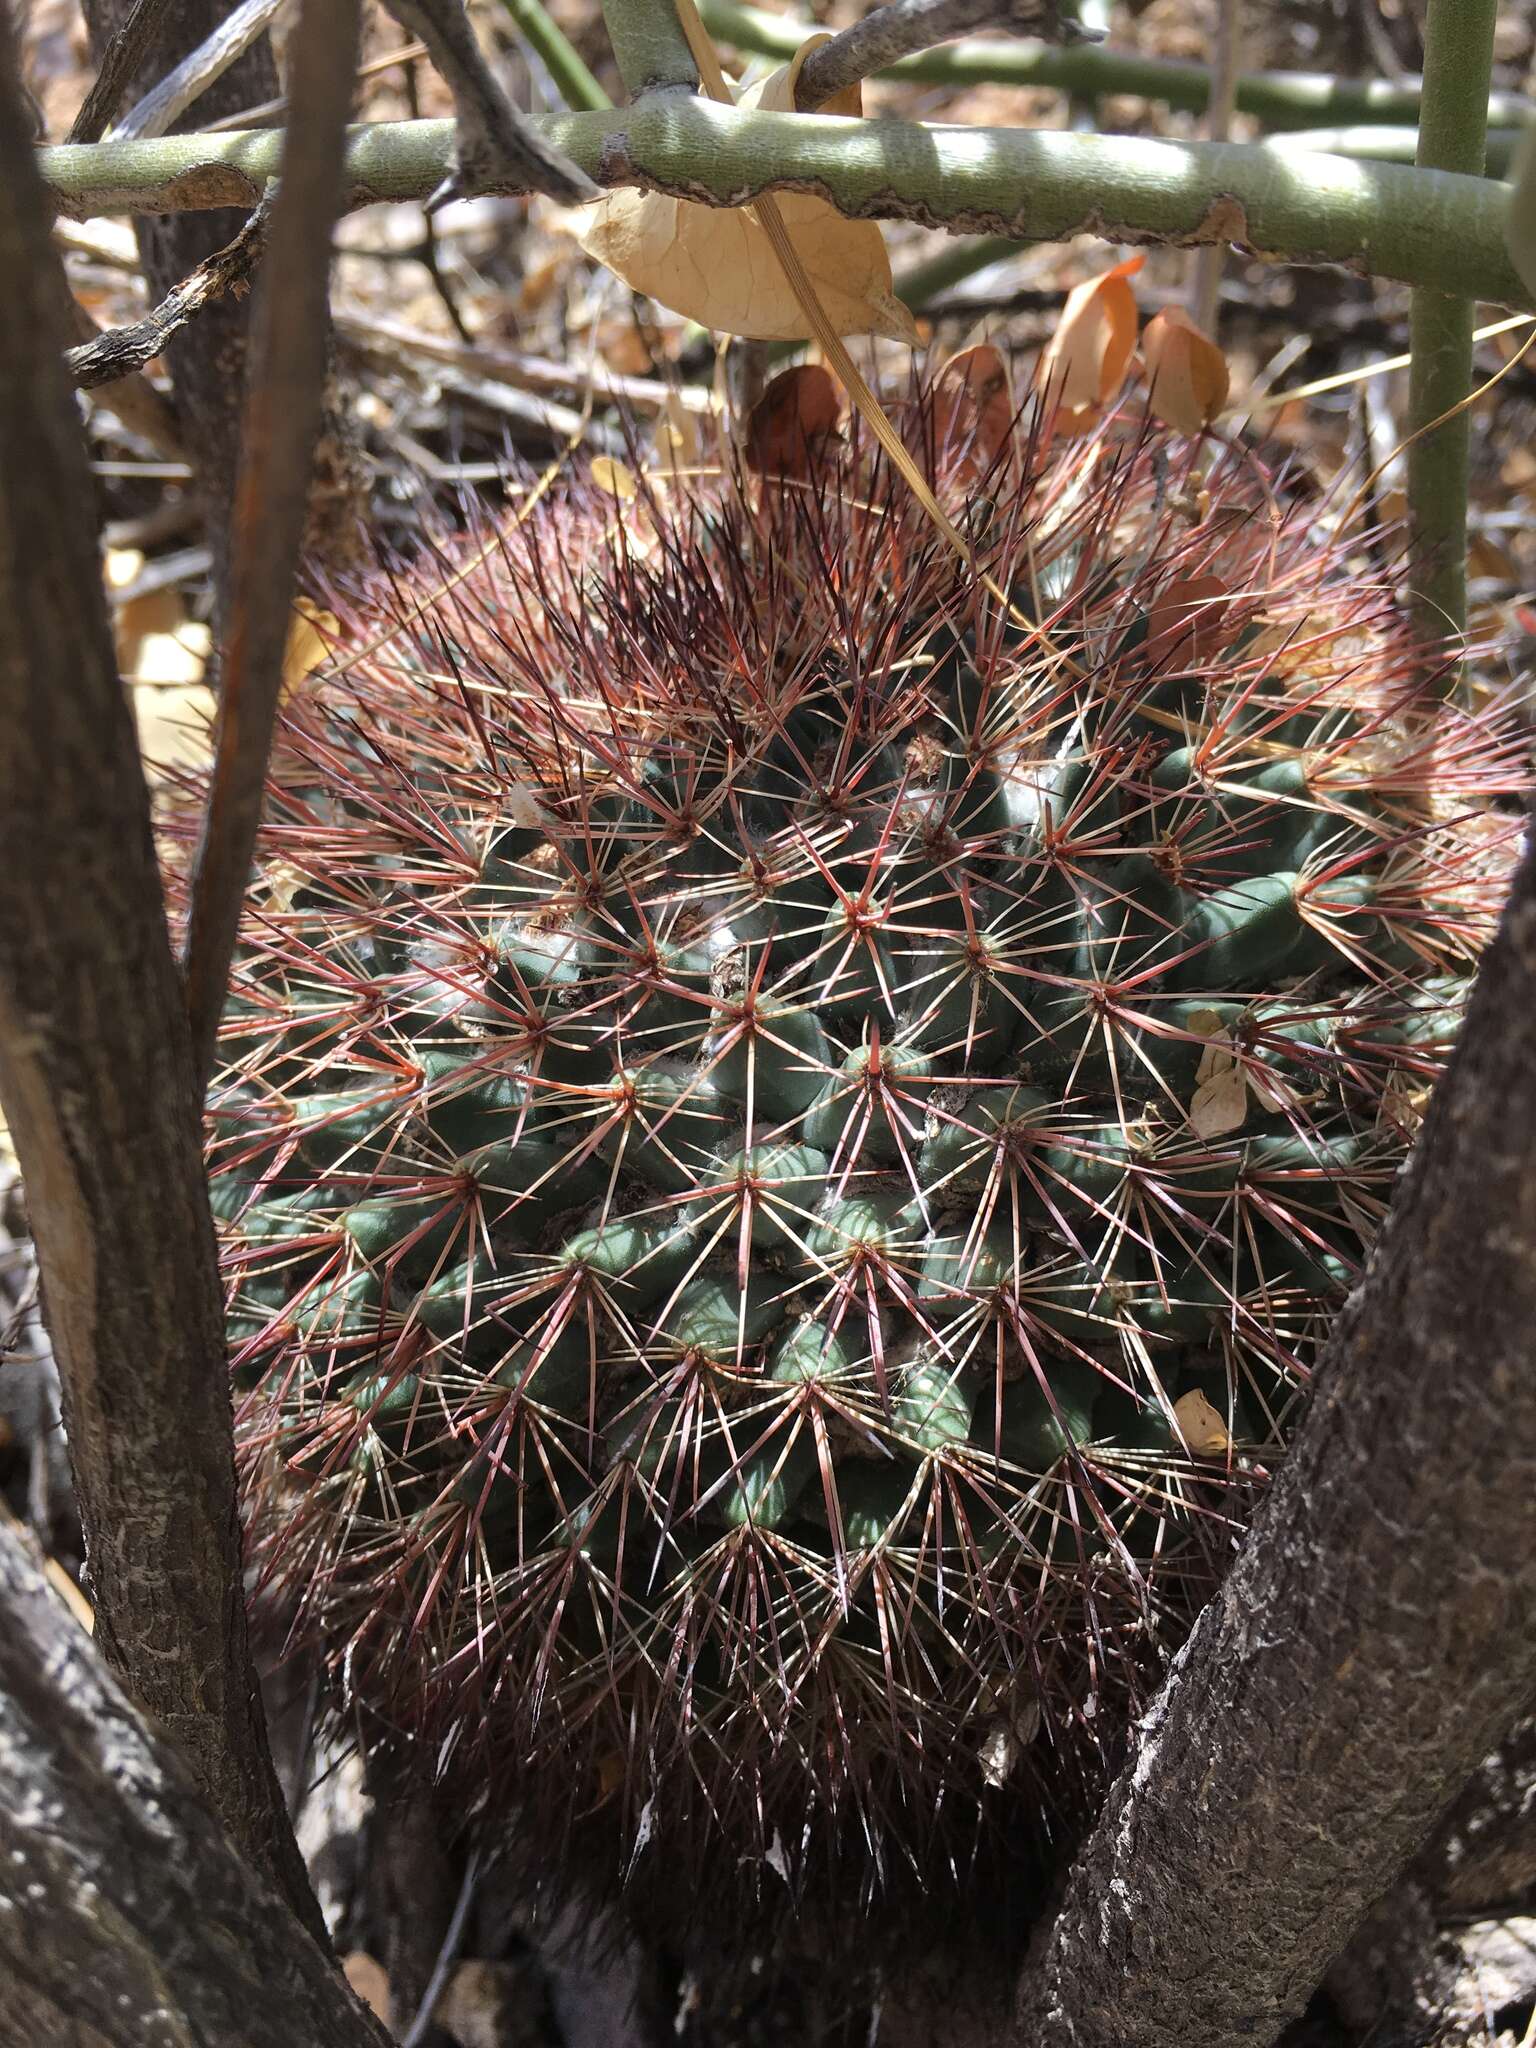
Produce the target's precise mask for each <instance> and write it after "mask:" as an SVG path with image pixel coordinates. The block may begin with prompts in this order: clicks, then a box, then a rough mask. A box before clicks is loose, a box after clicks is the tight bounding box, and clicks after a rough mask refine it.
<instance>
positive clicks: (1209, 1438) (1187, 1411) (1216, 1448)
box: [1173, 1388, 1232, 1458]
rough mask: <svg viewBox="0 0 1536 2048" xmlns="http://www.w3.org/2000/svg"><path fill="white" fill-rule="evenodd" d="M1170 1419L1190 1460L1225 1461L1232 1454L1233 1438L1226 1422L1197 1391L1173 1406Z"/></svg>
mask: <svg viewBox="0 0 1536 2048" xmlns="http://www.w3.org/2000/svg"><path fill="white" fill-rule="evenodd" d="M1173 1419H1174V1421H1175V1422H1176V1423H1177V1424H1178V1426H1179V1435H1180V1436H1181V1437H1183V1439H1184V1444H1185V1448H1186V1449H1187V1450H1188V1451H1189V1454H1190V1456H1191V1457H1193V1458H1224V1457H1225V1456H1226V1454H1227V1452H1228V1451H1230V1450H1231V1448H1232V1435H1231V1432H1230V1430H1229V1429H1228V1428H1227V1425H1226V1422H1225V1421H1224V1420H1223V1418H1222V1415H1221V1413H1220V1411H1219V1410H1218V1409H1215V1408H1213V1407H1212V1406H1211V1404H1210V1402H1209V1401H1207V1399H1206V1398H1205V1396H1204V1394H1202V1393H1201V1392H1200V1391H1199V1390H1198V1388H1192V1389H1191V1390H1190V1392H1189V1393H1187V1394H1181V1395H1180V1396H1179V1398H1178V1400H1177V1401H1175V1402H1174V1404H1173Z"/></svg>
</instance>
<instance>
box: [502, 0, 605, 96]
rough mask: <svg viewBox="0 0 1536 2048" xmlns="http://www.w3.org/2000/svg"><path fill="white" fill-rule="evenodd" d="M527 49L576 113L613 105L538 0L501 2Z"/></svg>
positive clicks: (506, 0)
mask: <svg viewBox="0 0 1536 2048" xmlns="http://www.w3.org/2000/svg"><path fill="white" fill-rule="evenodd" d="M501 4H502V6H503V7H504V8H505V9H506V10H507V13H508V14H509V15H510V16H511V17H512V21H513V24H514V26H515V27H516V29H517V31H518V33H519V35H521V36H522V38H523V40H524V42H525V43H527V45H528V47H529V49H531V50H532V51H533V52H534V53H535V54H536V55H537V56H538V57H540V58H542V59H543V63H544V68H545V70H546V71H547V72H548V73H549V75H550V77H551V78H552V79H553V80H554V82H555V87H556V90H557V91H558V92H559V94H560V97H561V98H562V99H563V100H564V101H565V104H566V105H567V106H568V107H570V108H572V109H573V110H574V111H575V112H577V113H589V114H601V113H602V112H603V111H604V110H605V109H606V108H608V107H611V106H612V105H613V101H612V100H611V99H609V97H608V95H607V93H605V92H604V91H603V88H602V87H601V86H600V85H599V84H598V82H597V80H596V79H595V78H594V77H593V76H592V73H591V72H590V71H589V70H588V69H587V67H586V64H585V63H584V62H583V61H582V56H581V52H580V51H579V50H578V49H577V48H576V47H575V45H574V44H573V43H572V42H571V41H570V40H569V38H568V37H567V36H566V35H565V34H564V33H563V32H562V30H561V29H560V27H559V25H558V23H556V22H555V21H554V20H553V19H552V18H551V16H550V15H549V14H548V12H547V11H546V10H545V8H544V7H543V6H542V5H541V4H540V0H501Z"/></svg>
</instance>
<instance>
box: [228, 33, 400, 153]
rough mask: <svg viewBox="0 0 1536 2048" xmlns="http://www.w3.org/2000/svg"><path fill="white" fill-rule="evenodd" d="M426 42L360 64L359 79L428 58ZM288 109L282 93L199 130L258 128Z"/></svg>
mask: <svg viewBox="0 0 1536 2048" xmlns="http://www.w3.org/2000/svg"><path fill="white" fill-rule="evenodd" d="M426 54H427V46H426V44H425V43H414V42H412V43H401V44H400V45H399V47H398V48H397V49H393V50H386V51H384V53H383V55H382V56H378V57H370V58H369V59H368V62H367V63H366V64H359V65H358V67H357V76H358V80H359V82H361V81H362V80H363V79H365V78H377V77H379V76H380V74H381V73H382V72H385V71H392V70H393V69H394V68H395V66H396V65H397V64H414V63H415V62H416V59H417V58H418V57H425V56H426ZM287 111H288V95H287V93H283V94H281V95H280V96H279V97H278V98H277V99H275V100H263V101H262V102H261V104H260V105H259V106H255V107H242V108H241V109H240V110H239V112H238V113H235V114H221V115H220V116H219V118H218V120H217V121H207V122H205V123H204V124H203V126H202V127H201V128H200V129H199V130H198V133H199V134H201V135H224V134H227V133H228V132H229V130H230V129H231V128H259V127H263V126H265V125H266V124H267V123H268V122H272V121H281V119H282V118H283V116H284V114H286V113H287Z"/></svg>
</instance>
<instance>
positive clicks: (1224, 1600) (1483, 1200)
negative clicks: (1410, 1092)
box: [1015, 859, 1536, 2048]
mask: <svg viewBox="0 0 1536 2048" xmlns="http://www.w3.org/2000/svg"><path fill="white" fill-rule="evenodd" d="M1533 1327H1536V865H1533V863H1532V861H1531V860H1530V859H1527V861H1526V862H1525V864H1524V865H1523V867H1522V869H1521V871H1520V873H1519V875H1518V876H1517V878H1516V881H1515V885H1514V889H1513V893H1512V895H1511V899H1510V902H1509V905H1508V907H1507V910H1506V913H1505V917H1504V921H1503V925H1502V927H1501V930H1500V933H1499V937H1498V939H1497V940H1496V941H1495V943H1494V945H1493V947H1492V949H1491V950H1490V952H1489V954H1488V956H1487V959H1486V961H1485V962H1484V965H1483V969H1482V973H1481V976H1480V978H1479V982H1478V987H1477V991H1476V993H1475V995H1474V998H1473V1002H1472V1007H1471V1012H1470V1014H1469V1016H1468V1019H1467V1023H1466V1026H1465V1029H1464V1031H1463V1035H1462V1040H1461V1044H1460V1047H1459V1049H1458V1051H1457V1053H1456V1055H1455V1057H1454V1059H1453V1061H1452V1064H1451V1068H1450V1070H1449V1072H1448V1073H1447V1075H1446V1077H1445V1079H1444V1081H1443V1082H1442V1084H1441V1086H1440V1088H1439V1089H1438V1090H1437V1092H1436V1096H1435V1100H1434V1103H1433V1105H1432V1107H1431V1112H1430V1115H1429V1118H1428V1120H1427V1122H1426V1125H1425V1128H1424V1131H1423V1134H1422V1136H1421V1139H1420V1143H1419V1147H1418V1149H1417V1151H1416V1152H1415V1154H1414V1156H1413V1159H1412V1161H1411V1162H1410V1165H1409V1167H1408V1169H1407V1172H1406V1174H1405V1177H1404V1179H1403V1181H1402V1183H1401V1185H1400V1187H1399V1190H1398V1195H1397V1199H1396V1201H1395V1203H1394V1205H1393V1208H1392V1212H1391V1215H1390V1217H1389V1220H1388V1223H1387V1226H1386V1229H1385V1231H1384V1233H1383V1235H1382V1238H1381V1240H1380V1241H1379V1243H1378V1246H1377V1249H1376V1252H1375V1254H1374V1256H1373V1258H1372V1260H1371V1262H1370V1265H1369V1267H1368V1270H1367V1272H1366V1276H1365V1278H1364V1281H1363V1282H1362V1284H1361V1286H1360V1288H1359V1289H1358V1290H1357V1292H1356V1294H1355V1295H1354V1296H1353V1298H1352V1299H1351V1301H1350V1303H1349V1305H1348V1307H1347V1308H1346V1310H1345V1311H1344V1314H1343V1316H1342V1317H1341V1319H1340V1323H1339V1325H1338V1328H1337V1329H1336V1331H1335V1333H1334V1336H1333V1339H1332V1341H1331V1343H1330V1345H1329V1347H1328V1351H1327V1355H1326V1357H1325V1359H1324V1360H1323V1362H1322V1365H1321V1368H1320V1372H1319V1380H1318V1386H1317V1389H1316V1392H1315V1395H1314V1398H1313V1402H1312V1407H1311V1410H1310V1412H1309V1414H1308V1416H1307V1419H1306V1422H1305V1424H1304V1426H1303V1428H1302V1431H1301V1434H1300V1437H1299V1439H1298V1441H1297V1443H1296V1445H1295V1447H1294V1449H1293V1450H1292V1452H1291V1454H1290V1457H1289V1459H1288V1460H1287V1462H1286V1464H1285V1466H1284V1468H1283V1470H1282V1472H1281V1474H1280V1477H1279V1479H1278V1480H1277V1482H1276V1484H1275V1487H1274V1490H1273V1492H1272V1493H1271V1495H1270V1496H1269V1498H1268V1500H1267V1501H1266V1503H1265V1505H1264V1507H1263V1508H1262V1509H1261V1511H1260V1514H1259V1517H1258V1519H1257V1521H1256V1523H1255V1525H1254V1528H1253V1530H1252V1532H1251V1534H1250V1536H1249V1538H1248V1540H1247V1542H1246V1544H1245V1546H1244V1548H1243V1551H1242V1554H1241V1556H1240V1558H1239V1560H1238V1562H1237V1564H1236V1565H1235V1567H1234V1568H1233V1571H1232V1573H1231V1575H1230V1576H1229V1578H1228V1579H1227V1581H1226V1583H1225V1585H1224V1586H1223V1588H1222V1590H1221V1592H1220V1593H1219V1594H1218V1596H1217V1597H1216V1599H1215V1600H1214V1601H1213V1602H1212V1604H1211V1605H1210V1606H1209V1607H1208V1608H1207V1610H1206V1611H1205V1613H1204V1614H1203V1615H1202V1616H1201V1619H1200V1622H1199V1624H1198V1625H1197V1627H1196V1629H1195V1631H1194V1634H1193V1636H1192V1637H1191V1639H1190V1641H1189V1643H1188V1644H1187V1645H1186V1646H1185V1649H1184V1651H1183V1652H1182V1653H1181V1655H1180V1657H1179V1658H1178V1660H1177V1662H1176V1667H1175V1670H1174V1672H1173V1674H1172V1676H1171V1678H1170V1680H1169V1682H1168V1684H1167V1685H1166V1686H1165V1688H1164V1690H1163V1692H1162V1693H1161V1694H1160V1696H1159V1698H1158V1700H1157V1701H1156V1702H1155V1704H1154V1707H1153V1709H1152V1711H1151V1713H1150V1714H1149V1716H1148V1717H1147V1719H1146V1721H1145V1723H1144V1724H1143V1727H1142V1729H1141V1731H1140V1744H1139V1748H1138V1750H1137V1752H1136V1754H1135V1755H1134V1756H1133V1758H1132V1760H1131V1762H1130V1764H1129V1765H1128V1767H1127V1769H1126V1771H1125V1772H1124V1774H1123V1775H1122V1776H1121V1778H1120V1779H1119V1780H1118V1781H1117V1783H1116V1784H1115V1786H1114V1788H1113V1789H1112V1791H1111V1793H1110V1796H1109V1799H1108V1801H1107V1803H1106V1806H1105V1809H1104V1811H1103V1814H1102V1815H1101V1818H1100V1820H1099V1823H1098V1826H1097V1827H1096V1829H1095V1830H1094V1833H1093V1835H1092V1837H1091V1839H1090V1841H1089V1843H1088V1845H1087V1847H1086V1849H1085V1850H1084V1852H1083V1854H1082V1856H1081V1858H1080V1859H1079V1861H1078V1864H1077V1866H1076V1868H1075V1871H1074V1873H1073V1876H1072V1878H1071V1881H1070V1884H1069V1888H1068V1893H1067V1898H1066V1902H1065V1905H1064V1907H1063V1910H1062V1911H1061V1913H1060V1915H1059V1916H1058V1918H1057V1919H1056V1921H1055V1923H1054V1925H1053V1927H1052V1928H1051V1929H1050V1931H1049V1933H1048V1935H1047V1936H1046V1937H1045V1939H1044V1941H1043V1942H1042V1944H1041V1950H1042V1952H1041V1953H1040V1955H1039V1956H1038V1957H1037V1959H1036V1960H1035V1962H1034V1964H1033V1966H1032V1967H1031V1968H1030V1969H1029V1970H1028V1971H1027V1972H1026V1974H1025V1977H1024V1980H1023V1982H1022V1985H1021V1989H1020V1997H1019V2002H1018V2006H1017V2012H1016V2034H1015V2038H1016V2039H1017V2041H1018V2042H1019V2043H1020V2044H1025V2043H1027V2044H1028V2048H1056V2044H1065V2043H1071V2044H1073V2048H1101V2044H1102V2048H1111V2044H1113V2048H1125V2044H1128V2043H1135V2044H1136V2048H1164V2044H1166V2048H1174V2044H1178V2048H1228V2044H1231V2043H1234V2042H1239V2041H1243V2042H1252V2043H1255V2044H1258V2043H1263V2042H1266V2041H1270V2040H1273V2039H1274V2037H1275V2036H1276V2035H1277V2034H1278V2033H1279V2032H1280V2030H1281V2028H1282V2026H1283V2025H1284V2023H1285V2022H1286V2021H1287V2020H1288V2019H1290V2018H1291V2017H1292V2016H1294V2015H1295V2014H1297V2013H1298V2012H1299V2011H1300V2010H1301V2008H1302V2006H1303V2005H1304V2003H1305V2001H1306V1999H1307V1997H1308V1995H1309V1993H1310V1992H1311V1991H1312V1990H1313V1988H1314V1987H1315V1986H1316V1984H1317V1983H1318V1981H1319V1979H1320V1978H1321V1977H1322V1975H1323V1972H1324V1971H1325V1969H1326V1968H1327V1966H1328V1964H1329V1962H1330V1961H1331V1960H1332V1958H1333V1957H1334V1956H1335V1955H1336V1954H1337V1953H1338V1952H1339V1950H1340V1949H1341V1948H1342V1947H1343V1945H1344V1943H1345V1941H1346V1940H1347V1939H1348V1937H1349V1935H1350V1934H1351V1932H1352V1930H1353V1929H1354V1928H1355V1926H1356V1925H1357V1924H1358V1923H1359V1921H1360V1920H1361V1919H1362V1917H1363V1916H1364V1915H1365V1913H1366V1912H1367V1911H1368V1909H1369V1908H1370V1907H1371V1906H1372V1905H1373V1904H1374V1902H1375V1901H1376V1900H1378V1899H1379V1898H1381V1896H1382V1895H1383V1893H1384V1892H1385V1891H1386V1890H1387V1888H1388V1886H1389V1885H1390V1884H1391V1883H1392V1882H1393V1881H1394V1880H1395V1879H1396V1878H1397V1877H1398V1875H1399V1874H1400V1873H1401V1872H1402V1870H1403V1869H1404V1868H1405V1866H1406V1865H1407V1863H1408V1862H1409V1860H1410V1858H1411V1857H1412V1856H1413V1855H1414V1854H1415V1853H1416V1852H1417V1851H1418V1850H1419V1849H1420V1848H1421V1847H1422V1845H1423V1844H1424V1842H1425V1841H1426V1840H1427V1839H1428V1837H1429V1835H1430V1833H1431V1831H1432V1829H1433V1828H1434V1826H1435V1824H1436V1822H1437V1821H1438V1820H1439V1819H1440V1818H1441V1816H1442V1815H1443V1814H1444V1813H1445V1812H1446V1810H1447V1808H1448V1807H1449V1805H1450V1803H1451V1801H1452V1800H1453V1798H1454V1797H1455V1796H1456V1794H1457V1793H1458V1792H1459V1791H1460V1790H1461V1788H1462V1787H1463V1786H1464V1785H1465V1784H1466V1782H1467V1780H1468V1778H1469V1777H1470V1776H1471V1774H1472V1772H1473V1770H1474V1769H1475V1767H1476V1766H1477V1764H1478V1763H1479V1762H1480V1760H1481V1759H1482V1758H1483V1757H1485V1756H1486V1755H1487V1754H1488V1752H1489V1750H1490V1748H1491V1747H1492V1746H1493V1745H1494V1744H1495V1743H1496V1742H1498V1741H1499V1740H1500V1739H1501V1738H1502V1737H1503V1736H1504V1735H1505V1732H1506V1731H1507V1730H1508V1729H1509V1728H1511V1727H1512V1726H1513V1725H1514V1723H1515V1722H1516V1720H1517V1718H1518V1716H1519V1715H1520V1714H1521V1712H1522V1711H1523V1710H1524V1709H1525V1707H1526V1706H1527V1704H1528V1702H1529V1700H1530V1699H1531V1697H1532V1693H1533V1690H1536V1386H1533V1382H1532V1378H1531V1331H1532V1329H1533Z"/></svg>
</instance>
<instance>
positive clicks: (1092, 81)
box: [699, 0, 1530, 128]
mask: <svg viewBox="0 0 1536 2048" xmlns="http://www.w3.org/2000/svg"><path fill="white" fill-rule="evenodd" d="M1473 4H1474V6H1476V5H1479V4H1480V0H1473ZM699 12H700V13H701V14H702V15H703V17H704V24H705V26H706V27H707V28H708V29H709V30H710V31H711V33H712V34H714V35H716V36H718V37H719V38H720V39H721V41H722V42H726V43H730V44H732V45H733V46H734V47H735V48H736V49H738V50H754V51H758V52H760V53H761V54H762V55H764V56H769V57H780V58H788V57H792V56H793V55H794V53H795V51H796V50H798V49H799V47H800V45H801V44H802V43H803V42H804V41H805V39H806V37H807V36H810V35H814V34H815V33H816V24H815V22H812V21H797V20H794V19H792V18H791V17H789V16H787V15H782V14H759V13H757V12H756V11H755V10H754V9H752V8H750V7H741V6H738V5H736V4H735V0H701V4H700V7H699ZM880 76H881V77H883V78H904V79H913V80H918V81H925V82H927V83H929V84H933V85H987V84H996V85H1045V86H1056V87H1059V88H1060V90H1061V91H1063V92H1070V93H1077V94H1080V95H1081V96H1083V97H1084V98H1090V99H1091V98H1093V97H1094V96H1095V95H1097V94H1100V93H1134V94H1136V95H1137V96H1138V97H1140V98H1143V99H1149V100H1160V101H1161V102H1162V103H1163V104H1164V105H1165V106H1169V107H1178V108H1180V109H1182V110H1184V111H1186V112H1188V113H1195V114H1198V113H1203V112H1204V111H1205V108H1206V106H1207V105H1208V104H1209V101H1210V93H1211V75H1210V73H1209V71H1207V70H1206V68H1205V67H1204V66H1203V65H1200V64H1173V63H1169V62H1168V61H1166V60H1165V59H1163V58H1159V57H1138V56H1134V55H1133V54H1132V53H1131V52H1130V51H1127V50H1111V49H1106V48H1104V47H1103V46H1102V45H1099V44H1081V45H1077V46H1075V47H1069V48H1058V47H1056V46H1055V45H1054V44H1050V43H1032V42H1015V41H1009V42H996V43H989V42H983V41H980V40H979V39H973V40H970V41H967V42H959V43H947V44H945V45H944V46H943V47H942V48H940V49H936V50H924V51H923V52H922V54H921V55H920V56H916V57H904V58H903V59H902V60H901V62H900V63H899V64H895V65H893V66H892V67H891V69H890V70H889V71H888V72H882V73H881V74H880ZM1419 90H1420V88H1419V86H1418V84H1417V83H1416V82H1410V83H1408V84H1406V85H1388V84H1386V83H1385V82H1384V81H1382V80H1380V79H1353V78H1327V77H1322V76H1318V75H1314V74H1313V73H1311V72H1306V71H1269V72H1262V73H1249V74H1247V75H1246V76H1244V77H1241V78H1239V80H1238V81H1237V107H1238V111H1239V112H1240V113H1244V114H1257V115H1259V116H1260V118H1261V119H1262V120H1264V121H1265V123H1266V124H1267V125H1268V126H1270V127H1274V128H1285V127H1289V128H1311V127H1315V126H1318V125H1319V124H1322V123H1325V122H1326V123H1329V124H1332V123H1345V122H1368V121H1408V122H1413V121H1417V120H1418V118H1419ZM1529 112H1530V108H1529V106H1528V104H1527V103H1526V102H1525V101H1524V100H1522V99H1520V98H1519V97H1518V96H1517V95H1515V94H1513V93H1498V94H1495V95H1494V96H1493V98H1492V99H1491V100H1490V101H1489V119H1490V120H1493V121H1495V122H1497V123H1498V124H1499V125H1500V126H1503V127H1511V128H1514V127H1519V126H1520V125H1521V124H1522V123H1523V122H1524V120H1525V118H1526V116H1527V114H1528V113H1529Z"/></svg>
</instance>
